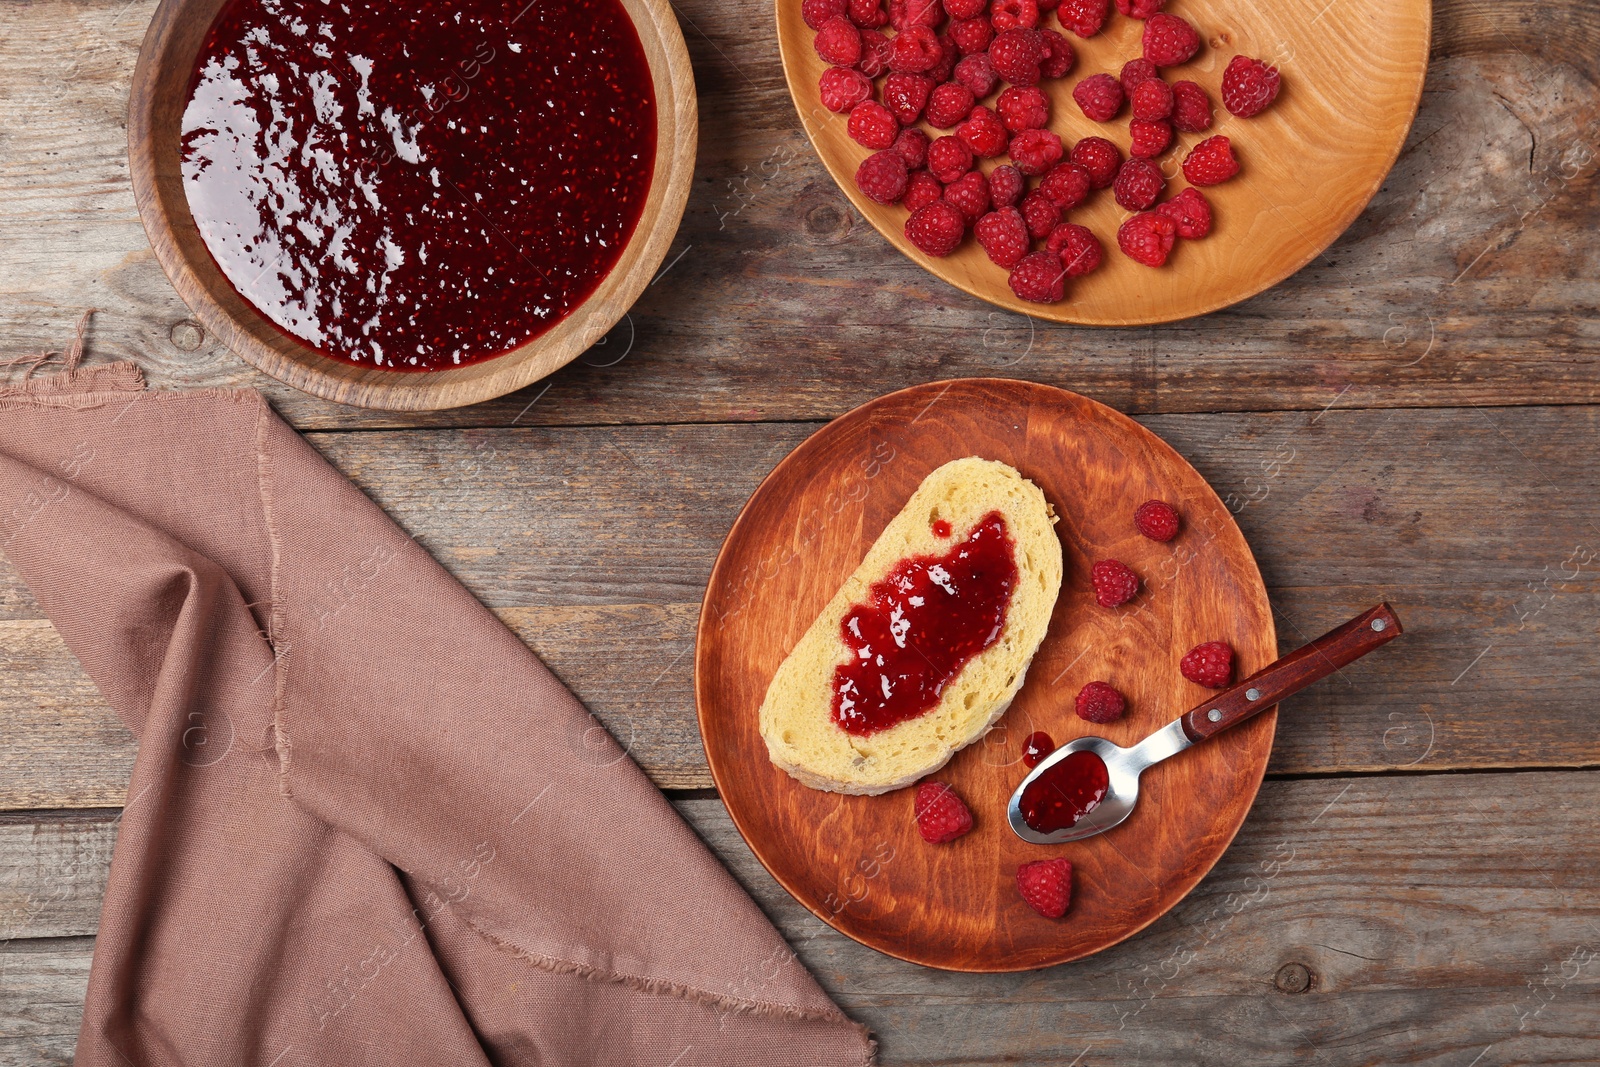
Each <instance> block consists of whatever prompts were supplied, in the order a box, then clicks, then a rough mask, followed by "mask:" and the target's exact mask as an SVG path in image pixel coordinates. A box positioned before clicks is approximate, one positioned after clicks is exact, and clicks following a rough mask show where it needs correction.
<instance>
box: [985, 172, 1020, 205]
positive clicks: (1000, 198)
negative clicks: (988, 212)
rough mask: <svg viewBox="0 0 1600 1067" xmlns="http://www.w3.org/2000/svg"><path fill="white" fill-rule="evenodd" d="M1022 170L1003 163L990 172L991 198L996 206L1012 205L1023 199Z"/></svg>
mask: <svg viewBox="0 0 1600 1067" xmlns="http://www.w3.org/2000/svg"><path fill="white" fill-rule="evenodd" d="M1023 185H1024V182H1023V180H1022V172H1021V171H1020V170H1018V169H1017V168H1016V167H1013V166H1011V164H1009V163H1002V164H1001V165H1000V166H998V167H996V168H994V170H991V171H990V172H989V199H990V200H991V201H993V202H994V206H995V207H1011V206H1012V205H1013V204H1015V203H1016V202H1017V201H1018V200H1021V199H1022V188H1023Z"/></svg>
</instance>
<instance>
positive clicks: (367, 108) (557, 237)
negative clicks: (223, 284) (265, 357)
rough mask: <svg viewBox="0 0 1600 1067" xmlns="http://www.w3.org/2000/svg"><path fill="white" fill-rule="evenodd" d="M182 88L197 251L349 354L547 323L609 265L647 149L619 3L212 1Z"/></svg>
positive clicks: (431, 362) (647, 108) (468, 348)
mask: <svg viewBox="0 0 1600 1067" xmlns="http://www.w3.org/2000/svg"><path fill="white" fill-rule="evenodd" d="M192 84H193V88H192V89H191V91H190V98H189V101H188V106H187V109H186V110H185V111H184V116H183V183H184V191H185V193H186V194H187V196H188V200H189V207H190V210H191V211H192V213H193V214H194V219H195V222H196V224H197V225H198V226H199V228H200V233H201V235H202V236H203V237H204V238H205V242H206V246H207V247H208V248H209V249H210V251H211V255H212V257H213V258H214V259H215V260H216V262H217V265H218V266H219V267H220V268H221V269H222V272H223V273H224V274H225V275H227V277H228V280H229V281H231V282H232V283H233V285H234V287H235V288H236V289H237V290H238V291H239V292H240V293H241V294H242V295H243V296H244V297H245V298H246V299H248V300H249V301H250V302H251V303H252V304H254V305H255V306H256V307H257V308H258V309H259V310H260V311H261V312H262V313H263V314H264V315H265V316H266V317H267V318H269V319H271V320H272V321H273V322H275V323H277V324H278V325H279V326H280V327H282V328H283V329H284V330H285V331H287V332H288V333H290V334H292V335H294V336H295V337H298V338H300V339H301V340H303V341H305V342H307V343H308V344H310V345H311V346H313V347H315V348H317V349H318V350H319V351H321V352H323V353H324V354H326V355H328V356H331V357H333V358H335V359H338V360H342V361H345V362H349V363H354V364H358V365H360V366H382V367H387V368H391V369H398V370H437V369H442V368H447V367H453V366H458V365H462V364H467V363H472V362H474V361H477V360H481V359H486V358H488V357H491V356H495V355H499V354H501V353H503V352H505V351H507V350H509V349H511V348H515V347H516V346H518V345H520V344H522V343H524V342H526V341H527V340H529V339H530V338H532V337H535V336H537V335H538V334H540V333H543V332H544V331H545V330H547V329H549V328H550V327H551V326H553V325H554V324H555V323H557V322H559V321H560V320H561V319H562V318H564V317H565V316H566V315H568V314H570V313H571V311H572V310H573V308H575V307H576V306H578V305H579V304H580V303H582V302H583V300H584V299H585V298H587V297H588V296H589V294H591V293H592V292H594V290H595V288H596V287H597V286H598V285H599V284H600V282H601V280H602V279H603V278H604V277H605V276H606V274H607V273H609V272H610V270H611V269H612V267H614V266H615V265H616V262H617V259H618V257H619V256H620V255H621V254H622V250H623V248H624V246H625V245H626V244H627V241H628V238H629V236H630V235H631V234H632V233H633V229H634V227H635V225H637V223H638V221H639V215H640V212H641V211H642V210H643V207H644V202H645V197H646V194H647V193H648V191H649V187H650V176H651V172H652V170H653V168H654V165H655V150H656V107H655V96H654V92H653V89H652V87H651V81H650V71H649V67H648V65H647V63H646V60H645V54H644V49H643V48H642V47H641V45H640V43H639V36H638V33H637V32H636V31H635V30H634V27H633V23H632V22H631V21H630V20H629V18H628V15H627V12H626V11H625V10H624V9H623V7H622V5H621V4H620V3H619V2H618V0H563V2H562V3H553V4H547V3H528V0H406V2H404V3H393V2H390V0H232V2H231V3H229V4H228V5H227V6H226V7H224V8H223V9H222V12H221V14H219V15H218V17H217V21H216V22H215V23H214V24H213V25H212V27H211V30H210V32H209V34H208V35H207V37H206V40H205V44H204V45H203V47H202V48H201V51H200V56H199V59H198V61H197V63H196V68H195V74H194V80H193V83H192Z"/></svg>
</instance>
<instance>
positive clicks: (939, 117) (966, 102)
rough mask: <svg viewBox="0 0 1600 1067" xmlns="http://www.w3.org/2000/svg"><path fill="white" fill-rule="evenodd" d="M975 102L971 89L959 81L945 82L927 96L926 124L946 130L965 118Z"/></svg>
mask: <svg viewBox="0 0 1600 1067" xmlns="http://www.w3.org/2000/svg"><path fill="white" fill-rule="evenodd" d="M975 103H977V101H975V100H974V99H973V98H972V90H971V89H968V88H967V87H966V86H965V85H962V84H961V83H960V82H945V83H944V84H943V85H941V86H938V87H937V88H935V89H934V90H933V93H932V94H931V95H930V96H929V97H928V125H929V126H932V127H933V128H934V129H936V130H948V129H951V128H952V127H954V126H955V124H956V123H958V122H960V121H961V120H962V119H964V118H966V117H967V115H968V113H970V112H971V111H972V105H973V104H975Z"/></svg>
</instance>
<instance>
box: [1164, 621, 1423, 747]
mask: <svg viewBox="0 0 1600 1067" xmlns="http://www.w3.org/2000/svg"><path fill="white" fill-rule="evenodd" d="M1402 632H1403V631H1402V630H1401V628H1400V618H1399V616H1397V615H1396V614H1395V613H1394V609H1393V608H1391V607H1389V605H1388V604H1379V605H1378V606H1377V607H1375V608H1372V609H1371V610H1369V611H1366V612H1364V613H1362V614H1360V615H1358V616H1356V617H1355V618H1353V619H1351V620H1350V621H1349V622H1347V623H1345V624H1344V625H1343V626H1340V627H1338V628H1337V629H1334V630H1330V631H1328V632H1327V633H1325V634H1323V635H1322V636H1321V637H1319V638H1317V639H1316V640H1315V641H1312V642H1311V643H1310V644H1307V645H1302V646H1300V647H1299V648H1297V649H1295V650H1294V651H1293V652H1291V653H1289V654H1288V655H1287V656H1284V657H1283V658H1282V659H1280V660H1278V662H1276V663H1274V664H1272V665H1271V666H1269V667H1263V668H1262V669H1261V670H1259V671H1257V672H1256V673H1254V674H1252V675H1251V676H1250V677H1248V678H1246V679H1245V680H1244V681H1242V682H1239V683H1237V684H1235V685H1234V686H1232V687H1231V688H1229V689H1226V690H1224V691H1223V692H1221V693H1218V694H1217V695H1216V696H1215V697H1213V698H1212V699H1210V700H1208V701H1206V702H1205V703H1204V704H1201V705H1200V706H1199V707H1197V708H1195V709H1194V710H1193V711H1189V712H1186V713H1185V714H1184V716H1183V719H1182V722H1183V732H1184V733H1186V734H1188V735H1189V740H1190V741H1203V740H1205V739H1206V738H1208V737H1210V736H1211V735H1212V734H1219V733H1221V732H1222V731H1223V730H1226V729H1227V728H1228V727H1230V726H1234V725H1236V724H1238V723H1241V722H1244V721H1245V720H1246V719H1248V718H1251V717H1252V716H1255V715H1259V714H1261V713H1262V712H1263V711H1265V710H1266V709H1268V708H1270V707H1272V705H1274V704H1276V703H1277V702H1278V701H1280V700H1282V699H1283V698H1284V697H1286V696H1291V695H1293V694H1295V693H1298V692H1299V691H1300V690H1302V689H1304V688H1305V687H1306V686H1308V685H1310V684H1311V683H1312V682H1316V681H1320V680H1321V679H1323V678H1326V677H1327V676H1328V675H1330V674H1332V673H1333V672H1334V671H1336V670H1338V669H1339V668H1340V667H1343V666H1345V665H1346V664H1348V663H1352V662H1354V661H1355V660H1358V659H1360V658H1361V657H1362V656H1365V655H1366V654H1367V653H1368V652H1371V651H1372V650H1373V649H1375V648H1377V647H1378V646H1379V645H1383V644H1387V643H1388V642H1390V641H1393V640H1394V639H1395V638H1396V637H1399V636H1400V634H1401V633H1402Z"/></svg>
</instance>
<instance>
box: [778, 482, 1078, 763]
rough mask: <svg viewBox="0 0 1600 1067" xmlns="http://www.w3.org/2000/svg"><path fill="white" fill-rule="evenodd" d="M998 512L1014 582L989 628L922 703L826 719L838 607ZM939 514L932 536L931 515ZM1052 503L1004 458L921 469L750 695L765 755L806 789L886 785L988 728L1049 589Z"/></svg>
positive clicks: (864, 596)
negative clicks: (840, 720)
mask: <svg viewBox="0 0 1600 1067" xmlns="http://www.w3.org/2000/svg"><path fill="white" fill-rule="evenodd" d="M995 511H998V512H999V513H1000V514H1001V515H1003V516H1004V517H1005V522H1006V527H1007V531H1008V533H1009V534H1010V537H1011V540H1012V543H1013V545H1014V546H1015V554H1016V565H1017V583H1016V587H1015V589H1014V590H1013V591H1012V595H1011V602H1010V604H1009V606H1008V607H1007V609H1006V615H1005V623H1004V626H1003V627H1002V629H1001V632H1000V636H999V637H998V639H997V640H996V641H995V642H994V643H993V644H991V645H989V647H987V648H985V649H983V650H982V651H981V652H979V653H978V654H977V655H975V656H973V657H972V659H970V660H968V661H967V663H966V665H965V666H964V667H962V668H961V670H960V671H959V672H958V673H957V674H956V675H955V677H954V678H953V679H951V681H950V682H949V683H948V685H947V686H946V687H945V689H944V691H943V692H942V693H941V695H940V699H939V703H938V704H937V705H936V706H935V707H934V708H933V709H932V710H930V711H928V712H927V713H926V714H924V715H921V716H918V717H917V718H914V719H909V720H907V721H905V722H901V723H897V724H896V725H894V726H890V727H888V728H887V729H883V730H879V731H878V732H876V733H872V734H867V735H865V736H863V735H859V734H852V733H847V732H846V731H845V730H844V729H842V728H841V727H840V726H838V725H837V724H836V723H835V722H834V720H833V679H834V669H835V668H836V667H838V666H839V665H841V664H843V663H845V662H846V661H847V660H848V659H849V657H850V656H851V655H852V653H851V651H850V648H849V647H848V646H847V645H846V644H845V643H844V640H843V639H842V638H841V636H840V624H841V622H842V621H843V620H844V617H845V615H846V613H847V612H849V611H850V609H851V608H852V607H853V606H855V605H857V604H864V603H866V602H867V601H868V598H869V590H870V588H871V586H872V584H873V583H874V582H877V581H879V580H880V579H882V578H883V577H884V576H885V575H886V574H888V572H889V571H890V570H892V569H893V568H894V567H895V566H896V564H898V563H899V562H900V561H901V560H904V559H906V558H907V557H910V556H934V555H940V554H943V553H944V552H947V551H948V550H949V549H950V546H951V545H952V544H953V543H954V542H955V540H957V539H964V538H966V537H967V535H968V534H969V532H970V531H971V530H972V529H973V527H975V526H977V525H978V523H979V522H980V521H981V520H982V519H983V518H984V517H985V516H986V515H988V514H989V513H990V512H995ZM938 520H943V521H945V522H948V523H949V524H950V529H951V531H952V533H951V536H948V537H944V538H941V537H939V536H937V535H936V534H935V532H934V530H933V524H934V523H935V522H936V521H938ZM1055 521H1056V517H1055V513H1054V511H1053V510H1052V509H1051V507H1050V504H1049V502H1047V501H1046V500H1045V498H1044V494H1043V493H1042V492H1040V491H1039V487H1038V486H1036V485H1034V484H1033V483H1032V482H1030V481H1028V480H1027V479H1026V478H1024V477H1022V475H1020V474H1018V473H1017V472H1016V471H1015V470H1014V469H1012V468H1011V467H1008V466H1006V465H1005V464H1004V463H996V462H994V461H993V460H987V459H979V458H977V457H975V456H973V457H968V458H966V459H958V460H954V461H952V462H950V463H946V464H945V465H944V466H942V467H940V468H939V469H937V470H935V471H934V472H933V473H931V474H929V475H928V476H927V477H926V478H924V479H923V481H922V484H921V485H920V486H918V487H917V491H916V492H915V493H913V494H912V496H911V499H910V500H908V501H907V502H906V506H905V507H904V508H902V509H901V511H900V514H898V515H896V516H895V517H894V519H893V521H891V522H890V523H889V525H888V526H887V527H885V528H884V531H883V533H882V534H881V535H879V537H878V539H877V541H875V542H874V543H873V545H872V548H871V549H869V550H868V552H867V555H866V558H865V559H863V560H862V561H861V565H860V566H859V567H857V568H856V570H855V573H854V574H852V575H850V577H849V578H847V579H845V583H844V585H843V586H842V587H841V588H840V589H839V591H838V592H837V593H835V594H834V597H833V599H832V600H830V601H828V605H827V607H825V608H823V609H822V614H821V615H819V616H817V620H816V621H815V622H813V623H812V624H811V628H810V629H809V630H807V631H806V632H805V635H804V636H803V637H801V638H800V641H799V643H798V644H796V645H795V647H794V650H793V651H791V652H790V653H789V657H788V658H787V659H785V660H784V661H783V664H782V666H780V667H779V668H778V673H777V674H776V675H774V676H773V679H772V684H771V685H770V686H769V687H768V689H767V697H766V700H765V701H763V702H762V705H761V719H760V723H761V736H762V738H764V739H765V740H766V743H767V754H768V755H769V756H770V757H771V759H772V762H773V763H775V764H777V765H778V766H779V767H781V768H783V769H784V770H785V771H788V772H789V773H790V774H791V775H793V776H794V777H795V778H797V779H799V780H800V781H801V782H803V783H805V784H806V785H808V786H811V787H812V788H813V789H826V790H830V791H832V792H836V793H865V794H875V793H887V792H889V791H890V790H891V789H899V788H901V787H902V786H907V785H910V784H911V783H913V782H915V781H916V780H917V779H919V778H921V777H923V776H924V775H927V774H930V773H932V772H933V771H936V770H938V769H939V768H940V767H942V766H944V765H945V763H946V762H948V761H949V759H950V757H951V756H953V755H954V754H955V753H956V752H957V751H958V750H960V749H961V748H964V747H965V746H967V745H970V744H971V743H972V742H974V741H976V740H977V739H978V738H980V737H982V736H983V735H984V734H985V733H987V732H988V730H989V727H991V726H992V725H994V723H995V721H996V720H997V719H999V718H1000V716H1001V715H1002V714H1004V713H1005V710H1006V708H1007V707H1008V706H1010V704H1011V700H1012V698H1013V697H1014V696H1016V694H1017V691H1018V690H1019V689H1021V688H1022V679H1023V676H1024V675H1025V674H1026V673H1027V670H1028V664H1029V662H1030V661H1032V659H1033V654H1034V652H1036V651H1038V648H1039V642H1041V641H1042V640H1044V635H1045V630H1046V629H1047V628H1048V627H1049V625H1050V614H1051V612H1052V611H1053V610H1054V609H1055V603H1056V594H1057V593H1058V592H1060V590H1061V542H1060V540H1059V539H1058V538H1057V537H1056V532H1055V529H1054V526H1053V524H1054V523H1055Z"/></svg>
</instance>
